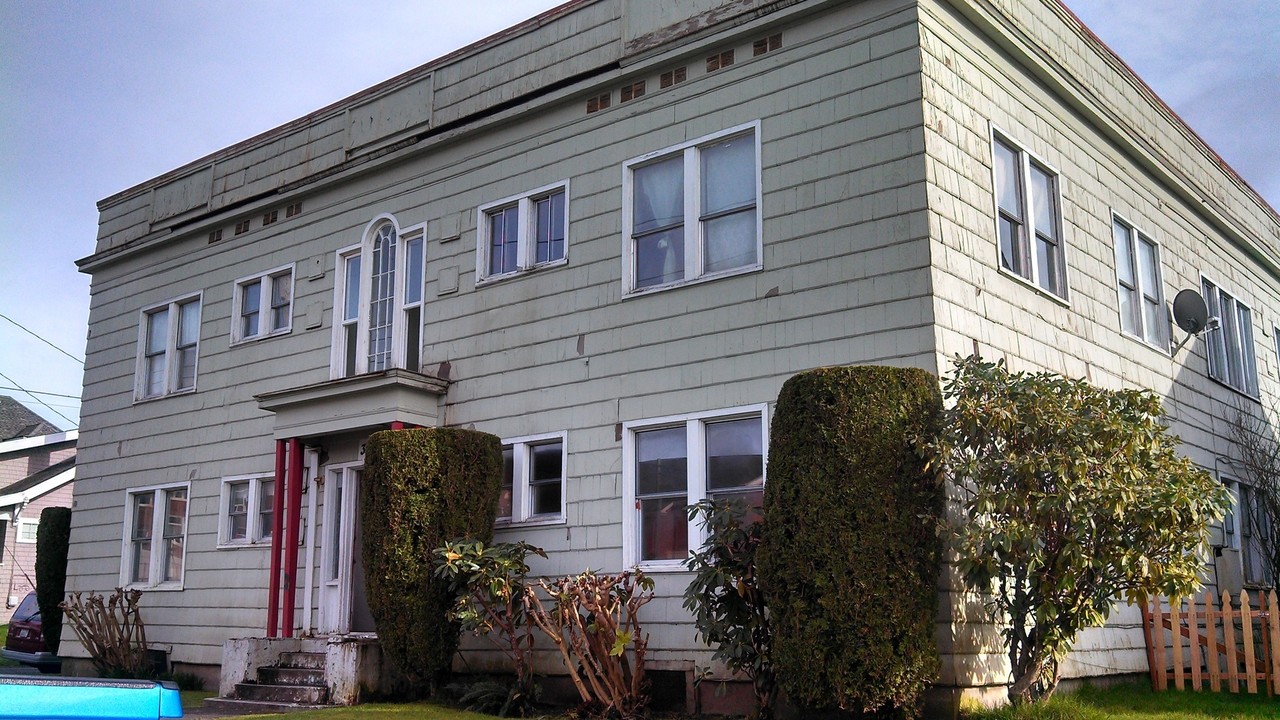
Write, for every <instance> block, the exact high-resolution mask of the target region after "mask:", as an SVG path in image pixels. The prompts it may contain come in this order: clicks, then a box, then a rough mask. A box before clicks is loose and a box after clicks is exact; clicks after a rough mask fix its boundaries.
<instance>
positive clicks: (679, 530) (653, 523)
mask: <svg viewBox="0 0 1280 720" xmlns="http://www.w3.org/2000/svg"><path fill="white" fill-rule="evenodd" d="M686 501H687V499H686V498H685V497H683V496H681V497H678V498H657V499H654V500H642V501H641V502H640V559H641V560H680V559H683V558H684V557H686V556H687V555H688V554H689V521H688V519H687V518H688V516H687V515H686V514H685V504H686Z"/></svg>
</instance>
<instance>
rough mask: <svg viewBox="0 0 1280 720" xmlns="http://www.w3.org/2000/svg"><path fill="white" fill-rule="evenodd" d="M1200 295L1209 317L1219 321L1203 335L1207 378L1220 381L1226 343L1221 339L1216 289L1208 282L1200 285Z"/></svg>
mask: <svg viewBox="0 0 1280 720" xmlns="http://www.w3.org/2000/svg"><path fill="white" fill-rule="evenodd" d="M1200 289H1201V291H1202V292H1201V294H1202V295H1204V302H1205V305H1207V306H1208V307H1209V317H1211V318H1213V317H1216V318H1218V319H1219V325H1218V327H1217V328H1216V329H1214V330H1210V331H1209V332H1207V333H1205V338H1206V340H1205V349H1206V352H1207V354H1208V356H1209V377H1212V378H1216V379H1218V380H1222V379H1223V378H1224V370H1225V368H1226V362H1227V360H1226V343H1225V342H1224V339H1223V332H1222V331H1223V328H1222V325H1221V319H1222V309H1221V305H1220V303H1219V302H1218V288H1217V287H1216V286H1215V285H1214V284H1213V283H1211V282H1209V281H1208V280H1203V281H1201V283H1200Z"/></svg>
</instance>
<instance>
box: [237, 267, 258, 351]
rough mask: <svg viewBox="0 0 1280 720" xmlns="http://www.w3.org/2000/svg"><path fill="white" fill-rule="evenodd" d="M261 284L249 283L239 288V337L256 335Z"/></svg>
mask: <svg viewBox="0 0 1280 720" xmlns="http://www.w3.org/2000/svg"><path fill="white" fill-rule="evenodd" d="M261 293H262V283H261V282H256V281H255V282H251V283H249V284H248V285H244V286H242V287H241V288H240V319H241V323H240V337H253V336H254V335H257V334H258V310H259V307H260V304H261V298H260V297H259V296H260V295H261Z"/></svg>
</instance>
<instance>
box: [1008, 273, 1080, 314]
mask: <svg viewBox="0 0 1280 720" xmlns="http://www.w3.org/2000/svg"><path fill="white" fill-rule="evenodd" d="M997 269H998V270H999V271H1000V274H1001V275H1003V276H1005V277H1007V278H1009V279H1010V280H1013V281H1015V282H1017V283H1019V284H1020V285H1025V286H1026V287H1028V288H1030V289H1031V290H1034V291H1035V293H1036V294H1037V295H1040V296H1042V297H1044V298H1045V299H1047V300H1052V301H1053V302H1055V303H1057V304H1059V305H1061V306H1062V307H1064V308H1070V307H1071V301H1069V300H1067V299H1066V298H1064V297H1062V296H1061V295H1055V294H1054V293H1052V292H1050V291H1049V290H1046V289H1044V288H1043V287H1041V286H1039V285H1037V284H1036V283H1034V282H1032V281H1031V280H1028V279H1027V278H1025V277H1022V276H1021V275H1019V274H1018V273H1016V272H1014V271H1012V270H1008V269H1006V268H1005V267H1004V266H1003V265H1001V266H999V267H998V268H997Z"/></svg>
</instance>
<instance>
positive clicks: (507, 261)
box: [489, 205, 520, 275]
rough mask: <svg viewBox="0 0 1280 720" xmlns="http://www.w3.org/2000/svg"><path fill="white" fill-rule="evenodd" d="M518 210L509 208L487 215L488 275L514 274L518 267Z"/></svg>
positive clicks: (512, 207)
mask: <svg viewBox="0 0 1280 720" xmlns="http://www.w3.org/2000/svg"><path fill="white" fill-rule="evenodd" d="M519 235H520V209H519V207H518V206H515V205H512V206H511V207H509V208H504V209H502V210H496V211H494V212H491V213H489V274H490V275H502V274H503V273H509V272H515V271H516V268H517V267H518V263H517V259H518V249H519V246H518V243H519Z"/></svg>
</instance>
